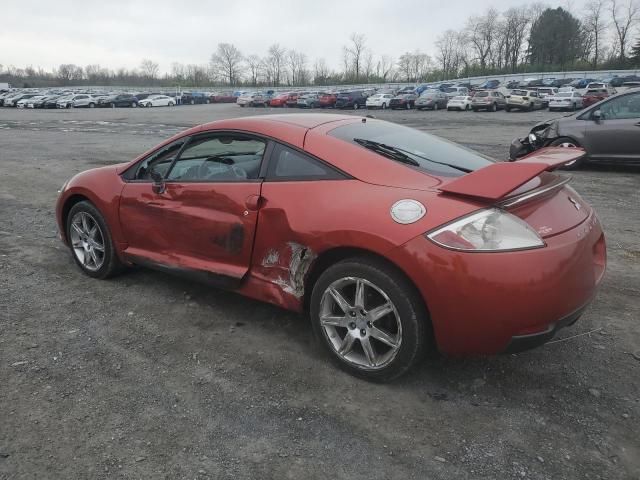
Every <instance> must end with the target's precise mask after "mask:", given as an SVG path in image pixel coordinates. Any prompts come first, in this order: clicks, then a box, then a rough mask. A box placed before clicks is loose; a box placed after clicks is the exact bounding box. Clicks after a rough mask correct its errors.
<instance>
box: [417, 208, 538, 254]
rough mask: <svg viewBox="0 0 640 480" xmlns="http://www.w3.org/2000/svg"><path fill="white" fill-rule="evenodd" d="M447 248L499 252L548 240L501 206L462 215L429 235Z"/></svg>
mask: <svg viewBox="0 0 640 480" xmlns="http://www.w3.org/2000/svg"><path fill="white" fill-rule="evenodd" d="M427 238H429V239H430V240H432V241H433V242H435V243H437V244H438V245H441V246H443V247H447V248H452V249H454V250H463V251H479V252H497V251H505V250H523V249H529V248H540V247H544V245H545V243H544V241H543V240H542V239H541V238H540V237H539V236H538V234H537V233H536V232H535V231H534V230H533V229H532V228H531V227H530V226H529V225H528V224H527V223H525V222H524V221H522V220H520V219H519V218H518V217H516V216H514V215H511V214H510V213H507V212H505V211H503V210H500V209H498V208H488V209H485V210H481V211H479V212H476V213H473V214H471V215H468V216H466V217H462V218H461V219H459V220H456V221H454V222H452V223H450V224H448V225H445V226H444V227H441V228H439V229H437V230H435V231H433V232H431V233H428V234H427Z"/></svg>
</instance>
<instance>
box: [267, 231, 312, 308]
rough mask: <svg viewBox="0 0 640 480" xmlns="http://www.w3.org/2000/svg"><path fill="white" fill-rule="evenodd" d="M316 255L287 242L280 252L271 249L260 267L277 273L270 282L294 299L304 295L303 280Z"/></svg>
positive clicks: (296, 244)
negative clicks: (271, 269)
mask: <svg viewBox="0 0 640 480" xmlns="http://www.w3.org/2000/svg"><path fill="white" fill-rule="evenodd" d="M316 257H317V255H316V254H315V253H314V252H313V251H312V250H311V249H310V248H309V247H305V246H304V245H301V244H299V243H296V242H288V243H287V244H286V246H285V247H284V248H283V249H282V250H280V251H279V250H276V249H271V250H269V251H268V252H267V254H266V255H265V256H264V258H263V260H262V266H263V267H266V268H273V269H275V270H277V271H278V273H277V274H276V276H275V277H274V278H273V279H272V280H271V281H272V282H273V283H275V284H276V285H279V286H280V288H282V290H283V291H285V292H287V293H290V294H291V295H293V296H295V297H296V298H301V297H302V296H303V295H304V280H305V277H306V275H307V272H308V271H309V267H311V264H312V263H313V261H314V260H315V259H316Z"/></svg>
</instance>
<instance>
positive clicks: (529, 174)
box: [439, 147, 586, 201]
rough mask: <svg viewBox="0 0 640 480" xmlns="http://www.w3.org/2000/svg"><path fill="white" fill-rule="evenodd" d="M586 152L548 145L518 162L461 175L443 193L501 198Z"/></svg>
mask: <svg viewBox="0 0 640 480" xmlns="http://www.w3.org/2000/svg"><path fill="white" fill-rule="evenodd" d="M584 155H586V152H585V151H584V150H583V149H582V148H564V147H547V148H541V149H540V150H536V151H535V152H533V153H530V154H529V155H527V156H526V157H522V158H520V159H518V161H516V162H497V163H493V164H491V165H489V166H487V167H484V168H481V169H480V170H476V171H475V172H471V173H468V174H466V175H464V176H462V177H458V178H456V179H455V180H452V181H450V182H448V183H446V184H444V185H442V186H440V187H439V189H440V190H441V191H442V192H445V193H450V194H454V195H462V196H465V197H474V198H478V199H482V200H492V201H493V200H500V199H502V198H504V197H505V196H506V195H507V194H509V193H510V192H513V191H514V190H515V189H517V188H518V187H520V186H521V185H524V184H525V183H527V182H528V181H529V180H531V179H532V178H535V177H537V176H538V175H540V174H541V173H542V172H545V171H546V172H549V171H551V170H555V169H556V168H559V167H561V166H562V165H565V164H567V163H569V162H572V161H574V160H578V159H579V158H582V157H583V156H584Z"/></svg>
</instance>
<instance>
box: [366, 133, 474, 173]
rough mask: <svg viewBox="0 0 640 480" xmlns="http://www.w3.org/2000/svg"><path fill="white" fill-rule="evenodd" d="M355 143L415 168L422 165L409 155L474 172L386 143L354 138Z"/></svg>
mask: <svg viewBox="0 0 640 480" xmlns="http://www.w3.org/2000/svg"><path fill="white" fill-rule="evenodd" d="M353 141H354V142H356V143H357V144H358V145H362V146H363V147H365V148H368V149H370V150H373V151H374V152H376V153H380V154H382V155H385V156H387V157H389V158H391V159H393V160H398V161H399V162H403V163H406V164H408V165H412V166H414V167H420V163H419V162H417V161H416V160H414V159H413V158H411V157H410V156H409V155H411V156H413V157H417V158H421V159H422V160H426V161H427V162H431V163H435V164H438V165H443V166H445V167H449V168H453V169H454V170H458V171H460V172H464V173H470V172H472V171H473V170H469V169H468V168H464V167H459V166H457V165H452V164H450V163H446V162H439V161H437V160H433V159H431V158H428V157H425V156H423V155H418V154H417V153H414V152H411V151H409V150H405V149H403V148H400V147H393V146H391V145H387V144H385V143H380V142H375V141H373V140H367V139H365V138H354V139H353Z"/></svg>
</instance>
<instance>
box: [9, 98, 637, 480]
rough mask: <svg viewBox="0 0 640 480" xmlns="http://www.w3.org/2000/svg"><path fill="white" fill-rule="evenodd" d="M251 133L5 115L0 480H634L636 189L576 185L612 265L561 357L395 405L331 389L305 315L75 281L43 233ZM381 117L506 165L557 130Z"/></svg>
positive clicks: (590, 180) (121, 282) (622, 174)
mask: <svg viewBox="0 0 640 480" xmlns="http://www.w3.org/2000/svg"><path fill="white" fill-rule="evenodd" d="M264 113H269V110H268V109H266V110H265V109H248V108H247V109H241V108H238V107H237V106H236V105H201V106H192V107H176V108H172V109H168V108H164V109H162V108H157V109H140V108H139V109H113V110H111V109H104V110H103V109H100V110H68V111H18V110H10V109H0V479H103V478H104V479H106V478H116V479H121V478H122V479H147V478H153V479H159V478H166V479H205V478H210V479H226V478H229V479H230V478H243V479H244V478H246V479H271V478H273V479H287V478H288V479H299V478H309V479H311V478H332V479H339V478H346V479H414V478H415V479H511V478H518V479H521V478H530V479H553V480H559V479H574V478H575V479H577V478H580V479H607V480H611V479H638V478H640V300H639V298H640V237H639V235H638V233H639V230H640V194H639V191H640V169H633V168H623V167H616V168H611V167H606V168H605V167H590V168H587V169H584V170H582V171H578V172H576V173H575V174H574V180H573V182H572V185H573V186H574V188H576V189H577V190H578V191H579V192H580V194H581V195H582V196H583V197H584V198H585V199H587V200H588V201H590V202H591V203H592V204H593V205H594V206H595V208H596V210H597V211H598V213H599V216H600V218H601V220H602V223H603V224H604V227H605V231H606V234H607V242H608V253H609V266H608V272H607V275H606V278H605V280H604V283H603V285H602V288H601V290H600V292H599V294H598V296H597V298H596V300H595V302H594V303H593V304H592V306H591V307H590V308H589V309H588V311H587V312H586V313H585V315H584V316H583V318H582V319H581V320H580V321H579V322H578V323H577V324H575V325H574V326H573V327H570V328H568V329H565V330H563V331H562V332H561V333H560V334H559V336H558V337H557V339H556V340H557V341H556V342H554V343H550V344H547V345H545V346H543V347H541V348H538V349H536V350H533V351H529V352H526V353H522V354H518V355H507V356H499V357H495V358H472V359H464V360H460V359H436V360H431V361H427V362H425V363H424V364H422V365H421V366H420V367H419V368H417V369H415V370H414V371H413V372H412V373H411V374H409V375H408V376H406V377H403V378H402V379H400V380H399V381H396V382H395V383H391V384H387V385H376V384H371V383H367V382H364V381H361V380H357V379H355V378H353V377H351V376H349V375H347V374H345V373H342V372H341V371H339V370H337V369H336V368H334V366H332V364H331V363H330V362H329V361H328V360H327V358H326V357H325V355H324V354H323V353H322V351H321V350H320V349H319V348H318V347H316V346H315V345H314V343H313V341H312V335H311V330H310V325H309V323H308V321H307V319H306V318H304V317H302V316H298V315H294V314H291V313H288V312H286V311H282V310H279V309H277V308H275V307H271V306H269V305H265V304H261V303H257V302H253V301H250V300H247V299H244V298H242V297H239V296H237V295H235V294H232V293H227V292H224V291H219V290H214V289H211V288H209V287H206V286H202V285H199V284H195V283H189V282H187V281H185V280H182V279H177V278H174V277H171V276H168V275H166V274H162V273H156V272H153V271H148V270H144V269H136V270H133V271H130V272H128V273H126V274H124V275H122V276H120V277H118V278H115V279H113V280H109V281H97V280H92V279H89V278H88V277H86V276H84V275H82V274H81V273H80V271H79V270H78V269H77V268H76V267H75V265H74V264H73V262H72V259H71V256H70V254H69V252H68V251H67V250H66V249H65V248H64V247H63V245H62V244H61V243H60V241H59V240H58V238H57V233H56V226H55V219H54V213H53V207H54V203H55V199H56V195H57V193H56V190H57V189H58V188H59V187H60V186H61V185H62V184H63V182H64V181H65V180H66V179H67V178H69V177H70V176H71V175H73V174H75V173H77V172H80V171H82V170H85V169H88V168H92V167H96V166H100V165H106V164H111V163H116V162H122V161H125V160H128V159H130V158H132V157H134V156H135V155H137V154H138V153H140V152H142V151H143V150H145V149H147V148H148V147H151V146H153V145H155V144H156V143H158V142H160V141H161V140H163V139H164V138H166V137H168V136H169V135H171V134H173V133H176V132H178V131H180V130H182V129H184V128H186V127H189V126H191V125H194V124H198V123H202V122H204V121H209V120H215V119H219V118H227V117H232V116H240V115H246V114H264ZM358 113H360V112H358ZM375 114H376V115H377V116H378V117H380V118H384V119H389V120H391V121H394V122H399V123H402V124H406V125H411V126H414V127H417V128H421V129H424V130H428V131H431V132H434V133H437V134H439V135H442V136H443V137H446V138H448V139H451V140H454V141H458V142H461V143H464V144H466V145H468V146H471V147H472V148H476V149H478V150H480V151H482V152H483V153H487V154H490V155H493V156H495V157H503V158H504V157H505V156H506V155H507V150H508V145H509V142H510V141H511V139H512V138H513V137H515V136H518V135H523V134H525V133H527V131H528V128H529V127H530V126H531V125H533V124H534V123H535V122H536V121H539V120H541V119H544V118H547V117H549V116H550V114H549V113H548V112H532V113H510V114H507V113H504V112H498V113H495V114H492V113H476V114H474V113H466V112H464V113H462V112H460V113H456V112H446V111H439V112H415V111H411V112H405V111H402V112H388V111H385V112H376V113H375ZM540 301H544V299H540ZM486 308H487V310H488V312H489V314H490V309H491V305H487V306H486ZM574 336H575V337H574ZM572 337H573V338H572Z"/></svg>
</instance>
